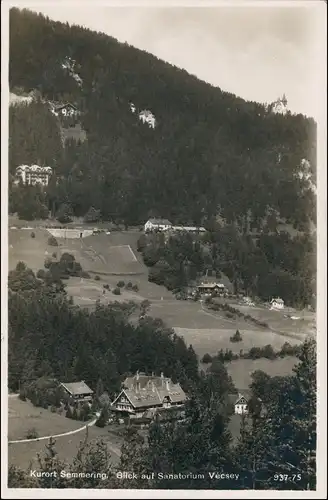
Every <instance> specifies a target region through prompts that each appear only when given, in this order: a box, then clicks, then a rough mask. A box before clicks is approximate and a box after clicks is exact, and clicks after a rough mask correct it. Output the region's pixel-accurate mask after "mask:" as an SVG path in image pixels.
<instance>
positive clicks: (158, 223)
mask: <svg viewBox="0 0 328 500" xmlns="http://www.w3.org/2000/svg"><path fill="white" fill-rule="evenodd" d="M171 227H172V222H170V221H169V220H167V219H149V220H148V221H147V222H146V224H145V226H144V230H145V233H147V232H151V231H156V230H157V231H167V230H168V229H170V228H171Z"/></svg>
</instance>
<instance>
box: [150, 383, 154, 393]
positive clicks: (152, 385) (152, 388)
mask: <svg viewBox="0 0 328 500" xmlns="http://www.w3.org/2000/svg"><path fill="white" fill-rule="evenodd" d="M151 390H152V391H153V392H155V384H154V382H152V383H151Z"/></svg>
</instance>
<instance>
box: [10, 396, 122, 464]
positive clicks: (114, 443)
mask: <svg viewBox="0 0 328 500" xmlns="http://www.w3.org/2000/svg"><path fill="white" fill-rule="evenodd" d="M8 410H9V411H8V440H16V439H21V438H22V439H24V438H25V437H26V432H27V430H28V429H30V428H32V427H34V428H35V429H36V430H37V431H38V433H39V436H40V437H42V436H47V435H51V434H54V435H55V434H61V433H65V432H67V431H70V430H74V429H78V428H80V427H83V425H85V423H84V422H77V421H74V420H71V419H68V418H66V417H64V416H60V415H58V414H55V413H51V412H50V411H49V410H44V409H40V408H36V407H34V406H33V405H32V404H31V403H29V402H27V401H26V402H25V401H21V400H20V399H18V398H16V397H9V398H8ZM85 436H86V431H85V430H82V431H81V432H78V433H76V434H72V435H68V436H62V437H58V438H56V439H55V441H56V450H57V452H58V455H59V459H60V460H63V461H66V462H67V461H71V459H72V458H73V457H74V456H75V455H76V452H77V450H78V447H79V444H80V442H81V441H82V440H84V438H85ZM96 438H102V439H104V440H105V441H106V442H107V445H108V449H109V451H110V453H111V456H112V462H113V463H114V464H117V463H118V460H119V451H120V447H121V444H122V439H121V438H120V437H119V436H116V435H115V434H113V433H109V432H108V429H106V428H103V429H101V428H98V427H95V426H93V427H89V429H88V440H89V441H91V440H94V439H96ZM47 442H48V441H47V440H44V441H31V442H30V443H13V444H9V445H8V462H9V464H10V465H11V464H13V465H16V466H19V467H22V468H25V469H30V468H31V467H33V466H34V467H36V466H37V453H41V455H42V454H43V452H45V450H46V448H45V446H46V444H47ZM68 457H69V458H68Z"/></svg>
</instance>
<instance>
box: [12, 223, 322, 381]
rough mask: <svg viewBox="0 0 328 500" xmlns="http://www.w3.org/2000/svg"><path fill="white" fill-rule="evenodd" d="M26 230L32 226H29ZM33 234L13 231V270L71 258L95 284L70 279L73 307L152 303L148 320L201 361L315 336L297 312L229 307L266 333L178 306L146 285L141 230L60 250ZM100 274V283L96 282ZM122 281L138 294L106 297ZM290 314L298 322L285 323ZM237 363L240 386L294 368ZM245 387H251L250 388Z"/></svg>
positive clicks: (65, 243)
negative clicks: (237, 337) (261, 374)
mask: <svg viewBox="0 0 328 500" xmlns="http://www.w3.org/2000/svg"><path fill="white" fill-rule="evenodd" d="M21 222H23V221H21ZM25 225H29V224H28V223H26V222H25ZM17 227H18V225H17ZM72 227H73V225H72ZM83 227H84V228H85V227H86V226H85V225H83ZM91 227H92V225H91ZM31 231H32V229H25V230H23V229H11V230H9V244H10V248H9V268H10V269H11V268H13V267H15V265H16V263H17V262H18V261H19V260H23V261H24V262H26V264H27V265H28V266H29V267H31V268H32V269H33V270H35V271H37V270H38V269H40V268H42V267H43V263H44V259H45V257H46V256H47V254H50V255H51V253H52V252H57V255H58V256H60V255H61V254H62V253H63V252H69V253H72V254H73V255H74V256H75V258H76V260H78V261H79V262H80V263H81V265H82V267H83V269H84V270H86V271H89V272H90V274H91V279H80V278H71V279H69V280H68V281H66V285H67V292H68V294H69V295H71V296H73V298H74V302H75V304H77V305H81V306H83V307H88V308H89V307H94V305H95V302H96V301H97V300H100V302H101V303H103V304H107V303H109V302H114V301H119V302H122V301H130V300H132V301H136V302H140V301H142V300H144V299H148V300H150V302H151V307H150V315H152V316H153V317H158V318H161V319H162V320H163V321H164V322H165V323H166V324H167V325H168V326H169V327H172V328H174V329H175V330H176V332H177V333H178V334H179V335H182V336H183V337H184V339H185V341H186V343H187V345H189V344H192V345H193V347H194V349H195V351H196V353H197V354H198V355H199V357H200V358H201V357H202V356H203V355H204V354H205V353H206V352H208V353H210V354H212V355H213V354H216V353H217V351H218V350H220V349H221V348H222V349H231V350H232V351H233V352H236V353H239V351H240V349H243V350H244V351H245V350H249V349H250V348H251V347H253V346H264V345H266V344H271V345H272V346H273V348H274V349H276V350H278V349H280V348H281V346H282V345H283V344H284V342H289V343H291V344H298V343H300V342H302V341H303V340H304V339H305V337H306V336H307V335H308V334H314V328H313V324H314V321H315V314H314V313H310V312H308V311H306V312H305V311H302V312H298V311H294V310H289V309H288V308H285V309H284V310H282V311H271V310H269V309H268V308H266V307H264V306H247V305H244V304H240V302H239V303H238V301H231V305H232V306H233V307H235V308H238V309H239V310H240V311H241V312H243V313H244V314H249V315H251V316H252V317H255V318H257V319H259V320H261V321H264V322H266V323H267V324H268V325H269V328H268V329H265V328H263V327H259V326H257V325H254V324H252V323H250V322H246V321H245V320H244V319H243V318H237V319H231V318H227V317H225V315H224V312H223V311H218V312H215V311H210V310H208V309H207V308H206V307H205V306H204V305H203V304H201V303H200V302H192V301H178V300H176V299H175V298H174V297H173V294H172V293H171V292H169V291H168V290H166V289H165V288H164V287H163V286H158V285H156V284H154V283H149V282H148V270H147V268H146V266H145V265H144V264H143V262H142V258H141V256H140V254H138V252H137V251H136V244H137V240H138V238H139V236H140V232H139V231H137V230H133V229H132V230H129V231H113V232H111V233H110V234H104V233H102V234H96V235H92V236H88V237H86V238H83V239H80V238H77V239H67V240H65V239H63V238H60V239H58V243H59V247H51V246H48V244H47V240H48V237H49V233H48V231H46V230H45V229H33V231H34V232H35V235H36V237H35V238H34V239H32V238H31V236H30V235H31ZM97 274H98V275H99V277H100V280H95V279H94V278H95V276H96V275H97ZM121 280H123V281H124V282H125V283H127V282H128V281H131V282H132V283H133V284H137V285H138V287H139V291H138V292H137V293H136V292H132V291H127V290H125V289H121V295H114V294H113V293H112V291H111V290H110V291H106V292H105V294H103V285H104V284H108V285H109V286H110V288H111V289H113V288H114V287H115V286H116V284H117V282H118V281H121ZM224 302H228V303H230V301H228V300H227V299H224ZM287 314H289V315H291V316H295V317H299V318H300V319H291V318H290V317H285V316H286V315H287ZM236 329H238V330H239V331H240V332H241V335H242V337H243V340H242V342H239V343H231V342H230V340H229V339H230V337H231V336H232V335H233V334H234V332H235V331H236ZM234 363H237V364H236V365H234V364H231V367H233V370H234V371H235V372H236V380H243V381H247V380H248V379H249V377H248V378H247V375H246V372H247V373H248V371H247V370H248V367H249V370H250V372H252V371H254V370H255V369H257V368H256V364H258V363H259V364H261V365H263V368H261V369H263V370H264V371H267V372H268V373H269V372H270V371H271V372H272V374H276V375H279V374H281V373H283V371H284V367H285V366H286V363H287V365H288V364H290V362H289V363H288V360H284V359H283V360H276V361H269V360H266V359H263V360H257V361H251V360H240V361H239V360H238V361H235V362H234ZM245 370H246V372H245V373H244V371H245ZM244 383H245V384H246V387H247V385H248V382H244ZM239 385H240V384H239ZM239 385H238V386H239Z"/></svg>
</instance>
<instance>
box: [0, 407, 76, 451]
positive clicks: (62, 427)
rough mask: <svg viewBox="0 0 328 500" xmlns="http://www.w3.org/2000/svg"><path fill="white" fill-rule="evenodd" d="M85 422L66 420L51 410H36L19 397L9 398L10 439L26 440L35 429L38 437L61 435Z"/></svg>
mask: <svg viewBox="0 0 328 500" xmlns="http://www.w3.org/2000/svg"><path fill="white" fill-rule="evenodd" d="M83 425H84V424H83V422H82V423H81V422H77V421H75V420H71V419H68V418H65V417H63V416H61V415H58V414H57V413H52V412H51V411H50V410H45V409H43V408H36V407H35V406H33V405H32V403H30V402H28V401H21V400H20V399H19V398H18V397H10V398H8V439H9V441H14V440H16V439H26V433H27V431H28V430H29V429H31V428H35V429H36V431H37V433H38V436H39V437H42V436H49V435H51V434H61V433H64V432H67V431H72V430H74V429H78V428H79V427H82V426H83Z"/></svg>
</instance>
